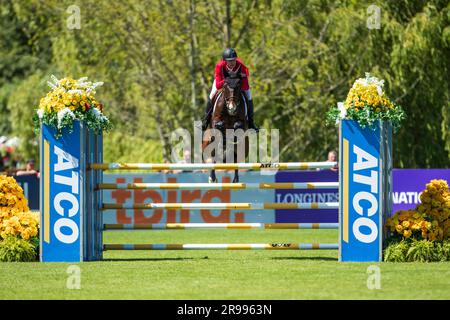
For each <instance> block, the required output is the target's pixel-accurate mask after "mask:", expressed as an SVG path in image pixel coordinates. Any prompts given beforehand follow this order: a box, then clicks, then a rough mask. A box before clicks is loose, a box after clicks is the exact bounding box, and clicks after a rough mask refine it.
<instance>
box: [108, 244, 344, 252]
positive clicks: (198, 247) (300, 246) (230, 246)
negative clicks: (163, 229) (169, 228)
mask: <svg viewBox="0 0 450 320" xmlns="http://www.w3.org/2000/svg"><path fill="white" fill-rule="evenodd" d="M337 249H339V245H338V244H337V243H252V244H239V243H236V244H220V243H217V244H216V243H214V244H105V245H103V250H105V251H106V250H337Z"/></svg>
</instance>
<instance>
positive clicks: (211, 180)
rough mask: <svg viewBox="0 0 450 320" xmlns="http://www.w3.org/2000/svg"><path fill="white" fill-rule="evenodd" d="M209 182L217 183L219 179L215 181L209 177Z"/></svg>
mask: <svg viewBox="0 0 450 320" xmlns="http://www.w3.org/2000/svg"><path fill="white" fill-rule="evenodd" d="M208 182H209V183H216V182H217V179H213V178H211V177H209V178H208Z"/></svg>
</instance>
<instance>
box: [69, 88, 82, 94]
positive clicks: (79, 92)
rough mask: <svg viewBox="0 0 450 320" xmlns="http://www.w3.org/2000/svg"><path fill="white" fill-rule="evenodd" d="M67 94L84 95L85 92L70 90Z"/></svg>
mask: <svg viewBox="0 0 450 320" xmlns="http://www.w3.org/2000/svg"><path fill="white" fill-rule="evenodd" d="M67 92H68V93H71V94H82V93H83V91H82V90H80V89H73V90H69V91H67Z"/></svg>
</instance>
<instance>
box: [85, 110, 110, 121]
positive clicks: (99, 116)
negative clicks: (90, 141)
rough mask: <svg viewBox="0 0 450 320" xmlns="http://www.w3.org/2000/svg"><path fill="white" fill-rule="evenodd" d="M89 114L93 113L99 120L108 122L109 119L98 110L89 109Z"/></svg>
mask: <svg viewBox="0 0 450 320" xmlns="http://www.w3.org/2000/svg"><path fill="white" fill-rule="evenodd" d="M89 112H92V113H93V114H94V116H95V117H96V118H97V119H99V120H102V121H105V120H106V121H107V120H108V118H107V117H105V116H104V115H103V113H102V112H101V111H100V110H98V109H97V108H91V109H89Z"/></svg>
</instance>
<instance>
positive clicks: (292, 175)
mask: <svg viewBox="0 0 450 320" xmlns="http://www.w3.org/2000/svg"><path fill="white" fill-rule="evenodd" d="M338 178H339V176H338V172H337V171H332V170H320V171H280V172H277V174H276V176H275V181H276V182H338ZM274 202H278V203H311V202H317V203H324V202H339V192H338V189H337V188H336V189H295V190H292V189H287V190H286V189H276V190H275V201H274ZM275 212H276V222H280V223H283V222H293V223H298V222H300V223H317V222H329V223H337V222H338V210H337V209H321V210H317V209H309V210H308V209H302V210H275Z"/></svg>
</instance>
